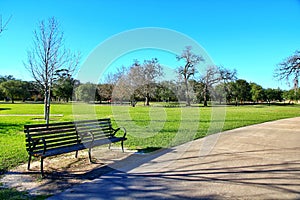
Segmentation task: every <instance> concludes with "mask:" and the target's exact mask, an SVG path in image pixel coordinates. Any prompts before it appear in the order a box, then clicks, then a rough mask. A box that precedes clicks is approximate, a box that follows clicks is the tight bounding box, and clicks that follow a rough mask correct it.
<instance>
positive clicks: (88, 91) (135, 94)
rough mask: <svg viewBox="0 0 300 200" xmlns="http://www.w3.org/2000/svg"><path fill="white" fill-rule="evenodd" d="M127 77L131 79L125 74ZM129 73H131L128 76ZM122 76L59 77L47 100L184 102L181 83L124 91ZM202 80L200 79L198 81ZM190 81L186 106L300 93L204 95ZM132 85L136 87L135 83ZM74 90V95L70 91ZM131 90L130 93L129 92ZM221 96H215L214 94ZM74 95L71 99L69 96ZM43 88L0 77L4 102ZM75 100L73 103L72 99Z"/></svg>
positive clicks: (232, 88) (233, 87)
mask: <svg viewBox="0 0 300 200" xmlns="http://www.w3.org/2000/svg"><path fill="white" fill-rule="evenodd" d="M127 73H128V74H127V75H131V73H130V72H127ZM132 73H133V72H132ZM125 79H127V80H130V78H129V77H127V76H125V77H122V78H120V79H119V80H115V82H114V83H112V82H110V83H109V82H107V83H101V84H94V83H80V82H79V81H78V80H76V79H74V78H72V77H68V76H66V77H65V76H62V77H60V78H58V79H57V80H55V81H54V84H53V88H52V90H51V100H52V101H56V102H68V101H70V100H73V101H83V102H93V103H94V102H98V103H118V104H124V103H128V102H129V103H130V104H131V105H132V106H134V105H135V104H136V102H138V101H143V102H144V103H145V105H147V102H148V103H149V102H150V101H152V102H154V101H155V102H169V103H171V102H178V101H186V95H185V88H184V87H183V86H184V85H185V84H184V82H181V83H180V82H179V81H175V80H173V81H170V80H163V81H160V82H157V83H155V82H148V84H141V85H136V87H131V88H130V87H128V85H127V83H124V82H126V80H125ZM201 80H203V79H201ZM201 80H199V81H196V80H194V79H191V80H189V81H188V85H189V87H190V89H189V90H190V95H189V101H190V103H202V104H204V101H205V100H206V101H211V100H214V101H216V103H221V104H233V105H240V104H248V103H269V104H270V103H271V102H283V101H285V102H286V103H291V102H294V101H297V100H298V99H299V97H300V93H299V92H296V93H295V90H294V89H291V90H281V89H279V88H277V89H273V88H267V89H265V88H263V87H262V86H260V85H258V84H256V83H252V82H247V81H246V80H243V79H237V80H234V81H230V82H228V83H226V82H222V83H218V84H216V85H215V86H214V87H213V89H211V90H209V91H207V92H205V88H207V86H206V84H205V82H203V81H201ZM132 82H134V83H136V80H133V81H132ZM73 89H74V91H73ZM130 90H132V91H130ZM218 90H219V91H222V92H216V91H218ZM73 92H74V96H73ZM43 95H44V92H43V88H41V86H40V85H39V84H38V83H37V82H35V81H22V80H18V79H15V78H14V77H13V76H11V75H10V76H0V99H2V100H5V101H11V102H12V103H14V101H15V100H21V101H43V100H44V96H43ZM74 98H75V99H74Z"/></svg>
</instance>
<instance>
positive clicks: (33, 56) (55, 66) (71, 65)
mask: <svg viewBox="0 0 300 200" xmlns="http://www.w3.org/2000/svg"><path fill="white" fill-rule="evenodd" d="M63 36H64V34H63V32H62V31H61V30H60V27H59V23H58V21H57V20H56V19H55V18H54V17H52V18H50V19H49V20H48V22H47V23H46V24H45V22H44V21H41V22H40V23H39V26H38V29H36V30H35V31H34V39H33V47H32V49H31V50H29V51H28V52H27V57H28V60H27V63H24V65H25V67H26V68H27V69H28V70H29V71H30V72H31V74H32V76H33V78H34V79H35V80H36V81H37V82H38V83H39V85H40V86H41V87H42V89H43V92H44V105H45V106H44V114H45V120H46V123H47V124H48V123H49V116H50V96H51V87H52V85H53V81H54V80H55V78H56V73H57V71H59V70H61V69H65V70H68V72H69V73H73V72H74V71H75V69H76V68H77V66H78V64H79V58H80V55H79V53H78V54H72V53H71V52H70V50H67V49H65V48H64V40H63Z"/></svg>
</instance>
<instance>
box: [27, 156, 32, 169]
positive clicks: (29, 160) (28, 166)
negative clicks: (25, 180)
mask: <svg viewBox="0 0 300 200" xmlns="http://www.w3.org/2000/svg"><path fill="white" fill-rule="evenodd" d="M30 162H31V155H29V158H28V165H27V169H28V170H29V169H30Z"/></svg>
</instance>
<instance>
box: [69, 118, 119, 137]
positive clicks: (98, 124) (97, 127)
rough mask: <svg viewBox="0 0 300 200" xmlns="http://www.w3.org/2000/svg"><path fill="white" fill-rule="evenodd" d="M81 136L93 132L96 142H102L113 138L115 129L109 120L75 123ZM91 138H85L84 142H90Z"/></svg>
mask: <svg viewBox="0 0 300 200" xmlns="http://www.w3.org/2000/svg"><path fill="white" fill-rule="evenodd" d="M74 123H75V125H76V129H77V131H78V134H79V135H84V134H85V133H87V132H91V133H92V134H93V135H94V140H101V139H105V138H110V137H112V134H113V132H114V131H113V128H112V124H111V120H110V119H109V118H105V119H97V120H84V121H76V122H74ZM89 140H90V137H85V139H84V142H89Z"/></svg>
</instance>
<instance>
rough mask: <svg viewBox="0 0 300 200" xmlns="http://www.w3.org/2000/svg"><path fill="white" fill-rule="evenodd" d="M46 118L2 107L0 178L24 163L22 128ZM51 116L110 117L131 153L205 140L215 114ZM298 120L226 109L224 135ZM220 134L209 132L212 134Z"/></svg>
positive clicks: (35, 107) (296, 112)
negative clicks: (122, 132)
mask: <svg viewBox="0 0 300 200" xmlns="http://www.w3.org/2000/svg"><path fill="white" fill-rule="evenodd" d="M214 109H215V108H214ZM221 109H225V108H221ZM26 114H30V116H26ZM42 114H43V105H42V104H26V103H25V104H24V103H16V104H5V103H2V104H0V149H1V151H0V173H3V172H5V171H6V170H8V169H10V168H11V167H14V166H16V165H19V164H20V163H24V162H26V160H27V153H26V150H25V136H24V133H23V126H24V124H33V123H44V120H43V117H42ZM51 114H60V115H59V116H52V117H51V122H59V121H72V120H74V119H75V120H77V119H90V118H92V117H95V116H96V117H97V118H103V117H110V118H112V119H113V123H114V125H116V126H124V127H125V128H126V129H127V132H128V135H127V136H128V140H127V141H126V143H125V146H126V147H127V148H130V149H157V148H161V147H169V146H174V145H178V144H181V143H184V142H187V141H190V140H192V139H195V138H201V137H203V136H205V135H207V134H208V130H209V127H210V122H211V121H210V119H211V117H212V108H211V107H207V108H204V107H196V106H195V107H164V106H161V104H158V105H157V104H153V106H151V107H144V106H140V105H139V106H137V107H130V106H110V105H86V104H76V107H75V108H73V107H72V104H52V105H51ZM1 115H2V116H1ZM3 115H6V116H3ZM13 115H21V116H13ZM296 116H300V106H298V105H286V106H276V105H273V106H267V105H266V106H265V105H260V106H239V107H234V106H228V107H226V118H225V122H224V126H223V129H222V130H230V129H234V128H238V127H242V126H246V125H251V124H258V123H262V122H266V121H272V120H277V119H282V118H289V117H296ZM199 122H200V123H199ZM221 124H222V123H221ZM217 131H218V129H210V131H209V133H214V132H217Z"/></svg>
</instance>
